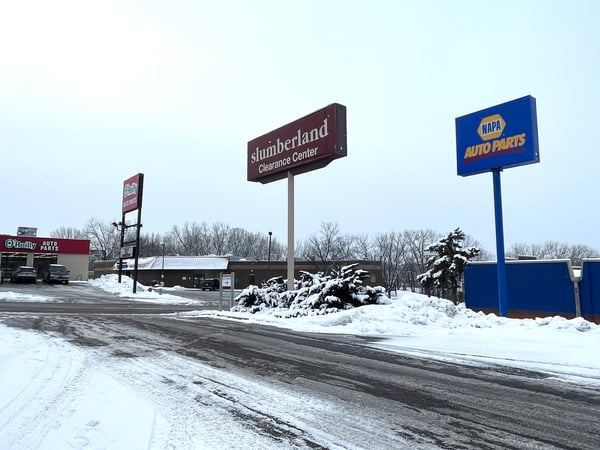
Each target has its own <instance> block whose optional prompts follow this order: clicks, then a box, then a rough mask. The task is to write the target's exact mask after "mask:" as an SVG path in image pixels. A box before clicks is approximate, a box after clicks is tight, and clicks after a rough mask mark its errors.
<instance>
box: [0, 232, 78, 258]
mask: <svg viewBox="0 0 600 450" xmlns="http://www.w3.org/2000/svg"><path fill="white" fill-rule="evenodd" d="M0 252H10V253H61V254H67V255H89V253H90V241H89V240H87V239H59V238H43V237H30V236H9V235H6V234H3V235H0Z"/></svg>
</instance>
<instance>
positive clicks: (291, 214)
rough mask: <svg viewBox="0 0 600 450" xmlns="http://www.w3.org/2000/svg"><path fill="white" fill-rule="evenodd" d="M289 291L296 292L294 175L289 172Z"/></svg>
mask: <svg viewBox="0 0 600 450" xmlns="http://www.w3.org/2000/svg"><path fill="white" fill-rule="evenodd" d="M287 279H288V282H287V290H288V291H293V290H294V174H293V173H292V172H288V251H287Z"/></svg>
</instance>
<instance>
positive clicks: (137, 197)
mask: <svg viewBox="0 0 600 450" xmlns="http://www.w3.org/2000/svg"><path fill="white" fill-rule="evenodd" d="M143 183H144V174H141V173H138V174H137V175H134V176H132V177H131V178H128V179H127V180H125V181H124V182H123V214H125V213H126V212H129V211H133V210H136V209H138V208H141V206H142V186H143Z"/></svg>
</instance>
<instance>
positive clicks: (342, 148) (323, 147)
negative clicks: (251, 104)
mask: <svg viewBox="0 0 600 450" xmlns="http://www.w3.org/2000/svg"><path fill="white" fill-rule="evenodd" d="M346 153H347V148H346V107H345V106H343V105H340V104H338V103H333V104H331V105H329V106H326V107H325V108H323V109H320V110H318V111H315V112H314V113H312V114H309V115H307V116H305V117H302V118H301V119H298V120H296V121H294V122H291V123H289V124H287V125H284V126H282V127H280V128H278V129H276V130H274V131H271V132H270V133H267V134H265V135H263V136H260V137H258V138H256V139H253V140H251V141H250V142H248V181H260V182H261V183H269V182H271V181H275V180H279V179H282V178H285V177H286V176H287V173H288V172H291V173H292V174H294V175H296V174H299V173H303V172H308V171H310V170H314V169H320V168H322V167H325V166H326V165H327V164H329V163H330V162H331V161H333V160H334V159H337V158H341V157H343V156H346Z"/></svg>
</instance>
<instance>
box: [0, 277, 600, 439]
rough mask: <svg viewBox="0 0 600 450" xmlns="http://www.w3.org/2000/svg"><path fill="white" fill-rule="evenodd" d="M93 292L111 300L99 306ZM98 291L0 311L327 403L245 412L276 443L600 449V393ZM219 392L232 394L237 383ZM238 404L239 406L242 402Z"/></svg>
mask: <svg viewBox="0 0 600 450" xmlns="http://www.w3.org/2000/svg"><path fill="white" fill-rule="evenodd" d="M65 289H68V288H63V289H59V291H62V290H65ZM96 294H97V295H100V296H101V297H102V300H100V298H98V301H97V302H95V303H96V304H95V305H93V306H90V305H89V303H90V302H92V301H93V300H94V295H96ZM96 294H90V293H89V292H88V293H87V294H86V295H85V296H84V298H83V299H82V301H78V300H77V298H76V297H77V296H76V295H75V296H71V297H69V296H61V295H57V298H62V300H61V301H60V302H61V303H62V306H61V308H65V309H63V310H60V311H58V310H56V309H54V308H56V307H57V305H58V303H54V304H49V303H39V304H37V307H36V305H31V304H28V305H26V306H23V307H22V309H20V310H19V311H17V312H14V311H16V310H17V309H19V308H18V307H16V306H14V305H12V304H11V305H9V304H7V303H2V302H0V321H2V322H3V323H4V324H6V325H9V326H14V327H20V328H24V329H33V330H40V331H43V332H47V333H53V334H58V335H61V336H64V337H65V338H66V339H68V340H69V341H71V342H73V343H75V344H77V345H80V346H83V347H93V348H94V349H103V350H104V351H106V352H110V354H112V355H115V357H122V356H123V355H128V356H130V357H132V358H133V357H136V356H141V355H148V354H152V353H155V354H165V352H166V353H167V354H177V355H180V356H181V355H183V356H184V357H185V358H188V359H190V360H193V361H198V363H201V364H205V365H209V366H211V367H215V368H219V369H220V370H226V371H227V372H228V373H232V374H236V375H238V376H240V377H243V378H244V379H247V380H257V381H260V382H262V383H265V382H267V383H269V384H271V385H273V386H277V387H279V388H283V389H286V390H287V391H288V392H289V393H290V394H293V395H295V396H298V397H299V398H305V399H306V401H307V402H309V403H310V402H312V401H314V402H316V401H318V402H320V403H322V402H325V403H326V404H327V405H329V407H328V408H327V410H319V411H315V414H314V416H315V417H309V416H307V415H303V416H298V417H296V418H295V423H294V426H293V427H292V426H290V423H289V421H288V422H283V421H281V420H279V419H278V418H277V417H276V416H273V415H272V413H271V411H269V409H268V408H266V409H265V410H262V411H256V410H254V411H253V412H252V413H251V414H250V413H248V409H246V410H244V413H243V414H242V412H241V411H242V410H241V409H238V410H237V411H238V416H239V417H238V420H245V421H247V422H248V425H249V426H253V427H260V428H261V429H262V431H263V432H264V433H269V434H270V435H272V436H273V438H274V439H279V440H281V439H284V438H283V437H282V436H287V437H289V436H290V435H296V436H295V439H294V441H293V442H298V439H297V438H298V436H302V439H303V441H302V442H303V443H304V444H303V447H306V448H328V447H327V446H326V445H325V446H324V445H323V444H322V443H320V441H319V439H318V438H317V437H318V435H319V433H318V430H319V429H322V430H327V433H329V434H331V433H335V432H339V433H340V436H341V435H344V436H345V439H346V440H348V439H349V440H350V442H352V443H353V445H355V446H356V448H373V449H375V448H377V449H379V448H407V445H406V443H407V442H409V443H410V447H414V448H452V449H457V448H469V449H470V448H473V449H475V448H476V449H486V448H489V449H500V448H502V449H504V448H544V449H548V448H572V449H598V448H600V437H599V433H600V390H599V389H598V388H595V387H589V386H588V387H586V386H580V385H576V384H571V383H565V382H564V381H558V380H554V379H550V378H548V377H546V376H545V375H543V374H541V373H538V372H533V371H527V370H520V369H511V368H506V367H499V366H467V365H460V364H452V363H447V362H440V361H436V360H428V359H419V358H414V357H407V356H403V355H399V354H395V353H389V352H386V351H383V350H379V349H374V348H372V347H370V346H369V343H370V342H371V341H370V340H369V339H365V338H359V337H355V336H345V335H321V334H313V333H310V334H309V333H298V332H292V331H288V330H284V329H279V328H273V327H266V326H258V325H255V324H251V323H245V322H239V321H224V320H215V319H210V318H184V317H181V316H178V315H177V314H173V315H157V314H155V313H161V312H165V310H164V309H161V308H164V307H163V306H161V305H154V306H151V307H150V308H154V307H155V306H156V307H157V310H156V311H154V312H155V313H154V312H152V311H149V310H146V309H144V310H139V311H132V309H131V308H129V307H127V304H124V302H123V301H122V300H120V299H119V300H118V301H117V299H115V298H112V299H110V298H107V296H106V295H105V294H101V293H96ZM206 294H207V295H210V294H211V293H206ZM199 296H201V295H200V294H199ZM66 297H68V298H69V299H68V300H67V299H66ZM207 298H208V297H207ZM209 301H212V300H210V299H208V300H207V302H209ZM184 308H188V309H198V308H197V307H196V306H191V307H190V306H185V307H184ZM11 311H13V312H11ZM26 311H27V312H26ZM106 312H109V313H110V314H106ZM132 312H135V314H134V313H132ZM222 389H223V391H224V392H227V389H228V386H223V387H222ZM232 392H233V391H232ZM232 392H230V393H228V394H223V395H228V396H232V395H234V394H233V393H232ZM236 404H237V406H236V407H237V408H241V406H242V404H243V400H238V401H236ZM252 407H253V408H254V409H256V406H254V405H253V406H252ZM336 430H337V431H336ZM287 437H286V439H287ZM290 439H291V438H290ZM290 442H291V441H290Z"/></svg>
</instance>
